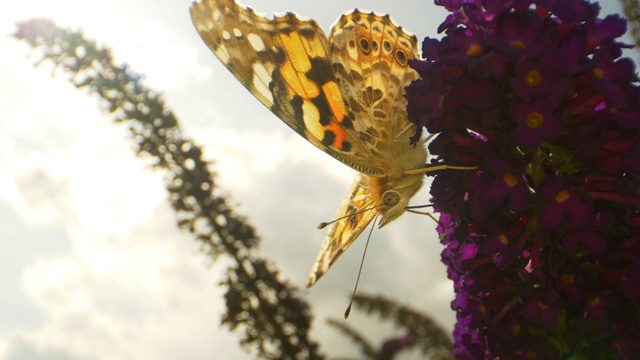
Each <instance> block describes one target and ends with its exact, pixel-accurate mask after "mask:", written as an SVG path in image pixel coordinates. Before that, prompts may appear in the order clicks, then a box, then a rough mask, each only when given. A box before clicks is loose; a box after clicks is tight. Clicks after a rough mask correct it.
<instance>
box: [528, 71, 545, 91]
mask: <svg viewBox="0 0 640 360" xmlns="http://www.w3.org/2000/svg"><path fill="white" fill-rule="evenodd" d="M540 80H542V76H540V73H539V72H538V71H537V70H531V71H529V72H528V73H527V75H525V76H524V83H525V84H527V86H530V87H534V86H536V85H538V84H540Z"/></svg>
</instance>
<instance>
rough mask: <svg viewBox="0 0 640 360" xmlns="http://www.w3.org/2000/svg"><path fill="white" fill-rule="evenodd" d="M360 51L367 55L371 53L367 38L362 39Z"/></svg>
mask: <svg viewBox="0 0 640 360" xmlns="http://www.w3.org/2000/svg"><path fill="white" fill-rule="evenodd" d="M360 50H362V52H363V53H365V54H368V53H369V51H371V49H370V48H369V40H367V39H366V38H360Z"/></svg>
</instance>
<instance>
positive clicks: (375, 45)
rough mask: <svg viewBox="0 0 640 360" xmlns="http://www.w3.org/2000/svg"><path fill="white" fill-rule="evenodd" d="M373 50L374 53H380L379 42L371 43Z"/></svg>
mask: <svg viewBox="0 0 640 360" xmlns="http://www.w3.org/2000/svg"><path fill="white" fill-rule="evenodd" d="M371 50H373V51H378V42H377V41H375V40H374V41H372V42H371Z"/></svg>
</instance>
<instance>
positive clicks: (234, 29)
mask: <svg viewBox="0 0 640 360" xmlns="http://www.w3.org/2000/svg"><path fill="white" fill-rule="evenodd" d="M233 35H234V36H235V37H237V38H241V37H242V31H240V29H238V28H233Z"/></svg>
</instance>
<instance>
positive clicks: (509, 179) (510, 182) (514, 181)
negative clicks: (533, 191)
mask: <svg viewBox="0 0 640 360" xmlns="http://www.w3.org/2000/svg"><path fill="white" fill-rule="evenodd" d="M504 182H505V183H506V184H507V186H509V187H514V186H516V185H518V177H517V176H515V175H513V174H512V173H507V174H505V175H504Z"/></svg>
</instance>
